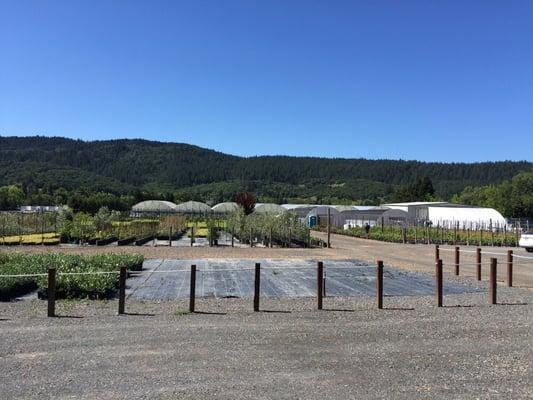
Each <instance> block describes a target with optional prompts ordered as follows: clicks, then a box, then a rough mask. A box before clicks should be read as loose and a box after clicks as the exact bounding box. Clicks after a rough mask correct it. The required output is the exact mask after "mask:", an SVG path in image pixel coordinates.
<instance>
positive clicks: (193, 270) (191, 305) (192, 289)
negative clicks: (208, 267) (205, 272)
mask: <svg viewBox="0 0 533 400" xmlns="http://www.w3.org/2000/svg"><path fill="white" fill-rule="evenodd" d="M195 299H196V265H194V264H193V265H191V286H190V289H189V312H191V313H193V312H194V305H195V304H194V301H195Z"/></svg>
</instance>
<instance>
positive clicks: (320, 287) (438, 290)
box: [47, 245, 513, 317]
mask: <svg viewBox="0 0 533 400" xmlns="http://www.w3.org/2000/svg"><path fill="white" fill-rule="evenodd" d="M476 259H477V261H476V267H477V279H478V280H481V249H479V248H478V249H477V251H476ZM490 261H491V262H490V275H489V280H490V283H489V287H490V299H491V303H492V304H496V294H497V283H496V277H497V265H498V264H497V263H498V261H497V259H496V258H491V260H490ZM512 265H513V259H512V251H509V253H508V259H507V273H508V282H507V283H508V286H512V270H513V267H512ZM455 274H456V275H459V248H458V247H456V248H455ZM126 277H127V270H126V267H121V268H120V273H119V289H118V293H119V297H118V314H119V315H120V314H124V313H125V304H126ZM442 284H443V263H442V259H441V258H440V249H439V246H438V245H437V246H435V294H436V302H437V307H442V305H443V291H442ZM260 291H261V264H260V263H256V264H255V277H254V298H253V302H254V311H255V312H257V311H259V299H260ZM325 292H326V285H325V277H324V264H323V262H322V261H319V262H318V263H317V308H318V309H319V310H322V309H323V298H324V296H325ZM47 295H48V316H49V317H54V316H55V301H56V269H55V268H49V269H48V292H47ZM195 299H196V265H194V264H193V265H191V278H190V290H189V311H190V312H191V313H193V312H194V311H195ZM376 302H377V308H378V309H382V308H383V261H381V260H378V261H377V267H376Z"/></svg>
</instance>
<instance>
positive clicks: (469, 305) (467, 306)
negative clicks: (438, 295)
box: [442, 304, 476, 308]
mask: <svg viewBox="0 0 533 400" xmlns="http://www.w3.org/2000/svg"><path fill="white" fill-rule="evenodd" d="M442 307H443V308H472V307H476V306H474V305H472V304H468V305H466V306H463V305H461V304H456V305H454V306H446V305H443V306H442Z"/></svg>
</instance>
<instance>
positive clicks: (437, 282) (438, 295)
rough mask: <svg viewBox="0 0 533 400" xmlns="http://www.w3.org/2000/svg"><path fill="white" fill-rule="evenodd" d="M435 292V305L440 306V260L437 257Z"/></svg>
mask: <svg viewBox="0 0 533 400" xmlns="http://www.w3.org/2000/svg"><path fill="white" fill-rule="evenodd" d="M435 294H436V299H437V307H442V260H441V259H438V260H437V264H436V265H435Z"/></svg>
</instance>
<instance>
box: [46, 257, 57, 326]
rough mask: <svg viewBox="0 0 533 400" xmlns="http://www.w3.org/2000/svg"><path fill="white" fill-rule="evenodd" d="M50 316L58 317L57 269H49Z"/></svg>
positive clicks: (48, 294)
mask: <svg viewBox="0 0 533 400" xmlns="http://www.w3.org/2000/svg"><path fill="white" fill-rule="evenodd" d="M47 296H48V316H49V317H55V316H56V269H55V268H53V267H50V268H48V293H47Z"/></svg>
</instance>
